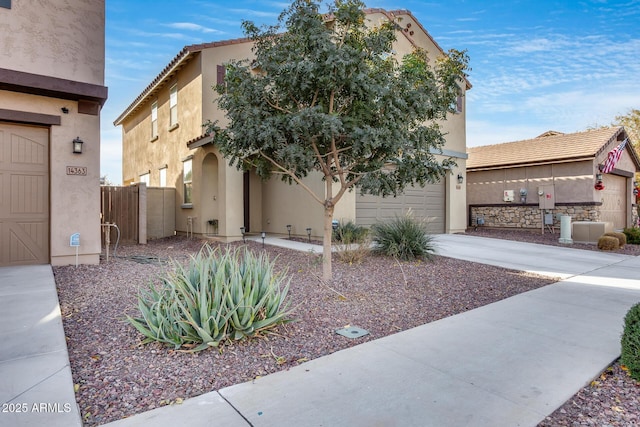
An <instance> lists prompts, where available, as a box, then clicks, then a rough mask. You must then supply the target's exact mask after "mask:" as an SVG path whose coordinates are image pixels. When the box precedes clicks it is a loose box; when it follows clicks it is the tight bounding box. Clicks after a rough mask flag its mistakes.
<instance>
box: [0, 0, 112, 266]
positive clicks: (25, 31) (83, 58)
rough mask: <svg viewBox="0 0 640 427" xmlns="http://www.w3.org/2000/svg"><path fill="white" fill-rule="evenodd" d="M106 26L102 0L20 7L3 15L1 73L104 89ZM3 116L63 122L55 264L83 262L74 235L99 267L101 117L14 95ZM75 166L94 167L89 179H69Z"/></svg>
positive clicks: (55, 181) (72, 105)
mask: <svg viewBox="0 0 640 427" xmlns="http://www.w3.org/2000/svg"><path fill="white" fill-rule="evenodd" d="M104 20H105V8H104V1H100V0H96V1H90V2H87V1H83V0H68V1H65V2H63V3H60V2H43V1H34V0H24V1H13V2H12V5H11V9H4V8H0V34H2V43H0V67H1V68H6V69H10V70H14V71H20V72H27V73H34V74H40V75H44V76H49V77H56V78H61V79H65V80H71V81H77V82H84V83H91V84H94V85H100V86H101V85H103V84H104ZM78 23H81V25H78ZM63 107H64V108H67V109H68V113H66V114H65V113H63V112H62V111H61V109H62V108H63ZM0 109H6V110H12V111H17V112H26V113H38V114H47V115H50V116H59V117H60V120H61V123H60V125H52V126H50V144H49V147H50V257H51V264H53V265H60V264H72V263H75V262H76V259H75V248H71V247H70V246H69V239H70V236H71V234H73V233H80V247H79V250H78V252H79V258H78V261H79V262H80V263H90V264H95V263H98V262H99V255H100V251H101V248H100V116H99V115H88V114H80V113H78V102H76V101H70V100H66V99H57V98H52V97H45V96H38V95H30V94H24V93H18V92H9V91H0ZM76 137H80V138H81V139H82V140H83V141H84V145H83V152H82V154H73V153H72V140H73V139H74V138H76ZM67 166H80V167H86V168H87V175H86V176H77V175H67Z"/></svg>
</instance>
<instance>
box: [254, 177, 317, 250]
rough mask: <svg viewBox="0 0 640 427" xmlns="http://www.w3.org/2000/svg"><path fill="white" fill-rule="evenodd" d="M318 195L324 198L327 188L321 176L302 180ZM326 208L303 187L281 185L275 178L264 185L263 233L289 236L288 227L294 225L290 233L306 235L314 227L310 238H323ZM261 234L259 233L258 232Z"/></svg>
mask: <svg viewBox="0 0 640 427" xmlns="http://www.w3.org/2000/svg"><path fill="white" fill-rule="evenodd" d="M303 182H304V184H305V185H306V186H307V187H309V188H310V189H311V190H312V191H313V192H314V193H315V194H316V195H318V196H319V197H322V198H324V194H325V189H324V182H322V179H321V175H320V173H312V174H309V176H307V177H306V178H304V180H303ZM323 218H324V208H323V206H322V205H321V204H320V203H318V202H317V201H316V200H315V199H313V198H312V197H311V195H309V193H308V192H307V191H306V190H304V189H303V188H302V187H301V186H299V185H297V184H292V185H290V184H288V183H286V182H282V181H281V180H280V179H279V176H273V177H272V178H271V179H269V180H267V181H264V182H263V184H262V227H263V230H264V231H267V232H269V233H275V234H287V228H286V225H287V224H291V234H292V235H297V236H306V235H307V232H306V228H307V227H311V235H312V237H314V236H316V237H317V236H322V235H323V231H322V230H323V227H324V222H323ZM258 231H259V230H258Z"/></svg>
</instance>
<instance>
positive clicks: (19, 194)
mask: <svg viewBox="0 0 640 427" xmlns="http://www.w3.org/2000/svg"><path fill="white" fill-rule="evenodd" d="M48 262H49V130H48V129H46V128H40V127H33V126H19V125H13V124H7V123H0V266H9V265H24V264H47V263H48Z"/></svg>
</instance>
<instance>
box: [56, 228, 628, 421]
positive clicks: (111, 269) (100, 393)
mask: <svg viewBox="0 0 640 427" xmlns="http://www.w3.org/2000/svg"><path fill="white" fill-rule="evenodd" d="M489 232H490V230H486V229H484V230H478V231H477V232H475V231H472V230H470V234H473V235H486V234H484V233H489ZM510 233H511V234H512V233H513V232H511V231H495V232H494V235H493V236H491V237H501V238H514V237H513V236H511V237H509V234H510ZM516 233H517V232H516ZM532 239H533V238H532ZM556 240H557V236H556ZM537 242H538V243H544V242H541V241H537ZM241 244H242V242H239V243H234V244H232V245H233V246H238V245H241ZM547 244H553V243H547ZM201 245H202V241H200V240H198V239H186V238H183V237H175V238H168V239H160V240H154V241H151V242H150V243H149V244H148V245H131V246H121V247H120V248H118V251H117V255H118V256H117V257H116V258H111V259H110V260H109V262H105V261H104V260H103V261H102V262H101V264H100V265H95V266H85V265H81V266H79V267H77V268H76V267H73V266H65V267H55V268H54V274H55V278H56V283H57V286H58V295H59V300H60V306H61V310H62V316H63V324H64V329H65V334H66V336H67V345H68V349H69V357H70V361H71V369H72V373H73V380H74V383H75V384H76V387H77V393H76V398H77V401H78V405H79V407H80V410H81V414H82V417H83V420H84V423H85V425H87V426H95V425H99V424H104V423H107V422H110V421H114V420H117V419H120V418H124V417H127V416H130V415H133V414H136V413H140V412H144V411H147V410H150V409H153V408H157V407H160V406H164V405H168V404H172V403H176V402H178V403H179V402H180V401H181V400H182V399H185V398H189V397H193V396H197V395H200V394H202V393H206V392H210V391H214V390H218V389H220V388H223V387H227V386H230V385H233V384H237V383H240V382H245V381H249V380H251V379H253V378H255V377H256V376H262V375H267V374H269V373H273V372H276V371H279V370H284V369H288V368H290V367H292V366H295V365H298V364H301V363H304V362H305V361H308V360H311V359H315V358H318V357H321V356H324V355H327V354H330V353H333V352H335V351H338V350H341V349H344V348H348V347H351V346H354V345H357V344H360V343H363V342H365V341H369V340H373V339H377V338H381V337H383V336H386V335H390V334H393V333H396V332H399V331H402V330H406V329H409V328H412V327H415V326H419V325H422V324H425V323H428V322H431V321H434V320H437V319H440V318H443V317H447V316H451V315H454V314H456V313H460V312H464V311H467V310H470V309H473V308H476V307H479V306H483V305H486V304H489V303H491V302H494V301H498V300H501V299H504V298H507V297H509V296H512V295H516V294H518V293H521V292H526V291H528V290H532V289H535V288H539V287H541V286H545V285H547V284H550V283H553V282H554V281H555V279H553V278H547V277H542V276H536V275H532V274H526V273H522V272H517V271H511V270H506V269H503V268H498V267H493V266H488V265H481V264H475V263H470V262H467V261H461V260H455V259H450V258H445V257H436V258H435V260H434V261H433V262H424V261H414V262H402V263H398V262H396V261H395V260H393V259H390V258H385V257H374V256H369V257H367V258H366V259H365V260H364V261H363V262H362V263H361V264H353V265H349V264H343V263H339V262H336V261H334V281H333V283H332V284H331V288H329V287H328V286H326V285H324V284H322V282H321V281H320V280H319V279H318V277H319V276H320V275H321V265H320V259H319V258H318V256H317V255H314V254H310V253H304V252H296V251H291V250H288V249H282V248H276V247H271V246H268V245H267V246H266V247H265V249H264V250H266V251H267V252H268V254H269V255H270V256H271V258H272V259H273V258H275V257H277V260H276V266H277V267H278V268H287V269H288V273H289V275H290V276H291V278H292V280H291V288H290V292H289V295H290V300H291V303H292V305H293V306H295V307H296V310H295V312H294V316H293V317H294V318H295V321H294V322H292V323H288V324H286V325H281V326H279V327H277V328H276V329H275V330H274V331H273V333H272V334H269V335H267V336H265V337H263V338H256V339H252V340H248V341H241V342H233V343H227V344H225V345H224V346H223V347H222V348H221V350H220V351H218V350H216V349H211V350H206V351H203V352H200V353H196V354H190V353H184V352H179V351H175V350H174V349H172V348H169V347H166V346H163V345H160V344H155V343H154V344H147V345H145V346H141V345H139V343H140V341H141V340H142V336H141V335H140V334H139V333H138V332H137V331H136V330H135V329H134V328H133V327H132V326H131V325H129V324H128V323H126V322H125V321H124V316H125V314H129V315H136V314H137V313H136V308H135V304H136V295H137V292H138V289H139V288H140V287H143V286H146V285H147V284H148V283H149V282H150V281H154V282H157V277H158V275H159V274H161V273H162V272H163V271H165V270H166V269H167V268H168V264H167V261H168V260H169V259H177V260H181V261H183V260H187V259H188V257H189V255H191V254H194V253H196V252H197V251H198V249H199V248H200V247H201ZM247 245H248V246H249V247H250V248H251V249H252V250H255V251H261V250H263V249H262V245H261V244H259V243H251V242H250V243H247ZM627 250H629V249H627ZM637 254H640V251H638V253H637ZM405 278H406V279H405ZM347 325H354V326H359V327H361V328H364V329H366V330H368V331H369V332H370V334H369V335H367V336H365V337H362V338H359V339H355V340H351V339H348V338H344V337H342V336H340V335H337V334H336V333H335V330H336V329H338V328H341V327H343V326H347ZM611 369H612V370H613V371H612V372H616V374H615V375H613V374H612V375H609V374H607V375H606V378H604V379H602V378H601V379H598V383H597V384H595V385H594V384H592V386H591V387H598V389H597V390H598V395H597V397H595V398H590V397H593V390H592V389H588V390H587V391H586V392H585V391H584V390H583V391H581V392H580V393H578V394H577V395H576V397H574V399H573V400H576V399H578V400H576V402H577V403H571V402H573V401H570V402H568V403H567V404H566V405H565V406H563V408H560V409H559V410H558V411H557V413H555V414H553V415H552V417H550V418H549V419H548V420H547V421H545V423H543V424H541V425H544V426H555V425H562V426H565V425H567V426H568V425H599V426H604V425H612V426H618V425H620V426H622V425H635V424H630V422H631V420H636V418H635V417H636V416H637V415H639V414H640V409H639V408H638V391H639V387H638V385H637V384H636V383H635V382H633V381H631V380H630V379H629V378H626V379H625V375H626V373H625V372H624V371H622V370H621V369H620V367H619V366H616V365H614V366H613V367H612V368H611ZM614 378H615V379H614ZM609 379H611V381H613V385H612V383H611V382H610V381H608V380H609ZM581 393H582V394H581ZM581 396H582V397H581ZM585 396H586V397H585ZM606 398H612V399H613V400H612V401H611V402H613V403H611V405H610V407H613V406H615V407H616V409H610V412H612V416H611V417H609V416H607V417H606V421H605V418H603V417H599V415H601V414H599V413H596V412H597V410H598V409H597V408H600V407H601V406H602V402H603V401H604V399H606ZM616 398H617V399H619V400H620V401H621V402H619V403H616V402H617V401H616ZM598 402H600V403H598ZM627 403H628V405H627ZM598 404H600V405H601V406H597V405H598ZM604 405H605V406H606V405H608V403H604ZM625 405H627V406H625ZM617 408H622V411H619V410H618V409H617ZM562 411H564V412H562ZM621 413H622V414H624V415H625V417H626V418H622V419H624V420H625V422H626V424H624V423H623V424H620V423H618V424H616V421H615V420H616V419H620V414H621ZM580 414H583V415H580ZM615 417H617V418H615ZM585 420H587V421H588V422H589V423H587V424H581V423H582V422H585ZM592 420H593V421H594V423H590V422H591V421H592ZM567 422H568V423H567ZM633 422H634V423H635V422H636V421H633ZM607 423H609V424H607Z"/></svg>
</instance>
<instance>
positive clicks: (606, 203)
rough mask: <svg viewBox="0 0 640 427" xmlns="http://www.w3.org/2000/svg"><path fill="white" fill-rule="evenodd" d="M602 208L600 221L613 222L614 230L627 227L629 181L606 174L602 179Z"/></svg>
mask: <svg viewBox="0 0 640 427" xmlns="http://www.w3.org/2000/svg"><path fill="white" fill-rule="evenodd" d="M602 183H603V184H604V190H602V191H601V192H600V193H601V196H602V207H601V208H600V219H601V220H602V221H605V222H612V223H613V228H614V229H623V228H624V227H626V226H627V179H626V178H625V177H623V176H617V175H610V174H604V176H603V178H602Z"/></svg>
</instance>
